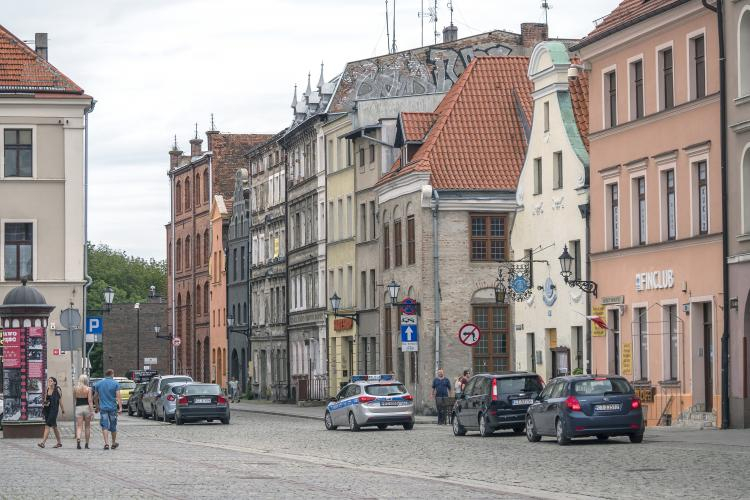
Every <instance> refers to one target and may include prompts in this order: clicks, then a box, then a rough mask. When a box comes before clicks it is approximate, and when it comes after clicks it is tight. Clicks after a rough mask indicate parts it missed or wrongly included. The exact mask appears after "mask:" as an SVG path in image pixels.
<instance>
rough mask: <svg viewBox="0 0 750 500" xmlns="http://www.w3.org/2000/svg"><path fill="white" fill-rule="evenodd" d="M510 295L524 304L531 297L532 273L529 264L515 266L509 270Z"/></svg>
mask: <svg viewBox="0 0 750 500" xmlns="http://www.w3.org/2000/svg"><path fill="white" fill-rule="evenodd" d="M508 274H509V276H508V295H510V297H511V298H512V299H513V300H514V301H516V302H523V301H524V300H526V299H528V298H529V297H531V292H532V288H531V271H530V269H529V265H528V264H515V265H513V266H511V267H509V268H508Z"/></svg>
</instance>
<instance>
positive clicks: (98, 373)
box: [89, 343, 104, 378]
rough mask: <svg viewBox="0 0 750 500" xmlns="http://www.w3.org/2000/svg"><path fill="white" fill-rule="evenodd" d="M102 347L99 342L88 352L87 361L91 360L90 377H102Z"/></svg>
mask: <svg viewBox="0 0 750 500" xmlns="http://www.w3.org/2000/svg"><path fill="white" fill-rule="evenodd" d="M103 354H104V349H103V346H102V344H101V343H96V344H94V347H93V348H92V349H91V353H90V354H89V361H91V378H94V377H99V378H101V377H103V376H104V363H103V362H102V357H103V356H102V355H103Z"/></svg>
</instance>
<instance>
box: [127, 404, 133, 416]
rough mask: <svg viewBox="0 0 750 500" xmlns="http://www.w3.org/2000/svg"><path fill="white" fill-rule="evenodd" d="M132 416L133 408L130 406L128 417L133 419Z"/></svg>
mask: <svg viewBox="0 0 750 500" xmlns="http://www.w3.org/2000/svg"><path fill="white" fill-rule="evenodd" d="M132 416H133V407H132V406H130V405H128V417H132Z"/></svg>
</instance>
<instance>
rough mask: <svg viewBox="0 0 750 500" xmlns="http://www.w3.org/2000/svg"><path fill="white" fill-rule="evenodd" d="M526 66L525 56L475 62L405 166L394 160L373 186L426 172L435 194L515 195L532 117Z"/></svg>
mask: <svg viewBox="0 0 750 500" xmlns="http://www.w3.org/2000/svg"><path fill="white" fill-rule="evenodd" d="M528 65H529V59H528V58H527V57H509V56H500V57H477V58H476V59H474V60H473V61H472V62H471V63H470V64H469V66H468V67H467V68H466V71H464V73H463V74H462V75H461V77H460V78H459V79H458V81H456V83H455V85H454V86H453V87H452V88H451V90H450V91H449V92H448V93H447V94H446V96H445V97H444V98H443V100H442V102H441V103H440V105H439V106H438V107H437V109H436V110H435V114H436V115H437V119H436V120H435V123H434V125H433V126H432V129H431V130H430V131H429V133H428V134H427V137H426V139H425V141H424V144H422V145H421V146H420V147H419V149H418V150H417V152H416V154H415V155H414V156H413V157H412V158H410V159H409V162H408V163H407V164H406V165H404V166H401V163H400V161H396V163H394V165H393V166H392V167H391V169H390V171H389V172H388V173H386V175H384V176H383V178H382V179H381V180H380V181H379V182H378V185H383V184H385V183H387V182H389V181H391V180H393V179H395V178H398V177H401V176H403V175H406V174H408V173H410V172H429V173H430V177H431V183H432V185H433V187H435V188H436V189H448V190H515V189H516V185H517V183H518V176H519V173H520V172H521V167H522V166H523V162H524V156H525V154H526V146H527V143H526V133H525V130H524V122H525V121H527V120H528V117H530V116H531V112H532V98H531V92H532V84H531V82H530V81H529V79H528V76H527V69H528ZM519 112H521V113H523V114H524V115H525V116H524V117H523V119H522V118H521V117H520V116H519Z"/></svg>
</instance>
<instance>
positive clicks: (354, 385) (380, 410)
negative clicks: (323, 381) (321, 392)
mask: <svg viewBox="0 0 750 500" xmlns="http://www.w3.org/2000/svg"><path fill="white" fill-rule="evenodd" d="M325 424H326V429H328V430H329V431H333V430H336V428H337V427H338V426H340V425H346V426H348V427H349V430H351V431H353V432H356V431H358V430H359V429H360V428H361V427H374V426H377V427H378V429H385V428H386V427H388V426H389V425H402V426H403V427H404V429H405V430H407V431H408V430H411V429H413V428H414V401H413V398H412V395H411V394H409V392H408V391H407V390H406V387H404V384H402V383H401V382H398V381H396V380H394V379H393V375H354V376H353V377H352V380H351V382H350V383H349V384H347V385H346V386H344V387H343V388H342V389H341V390H340V391H339V393H338V394H337V395H336V397H334V398H331V400H330V402H329V403H328V406H326V414H325Z"/></svg>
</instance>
